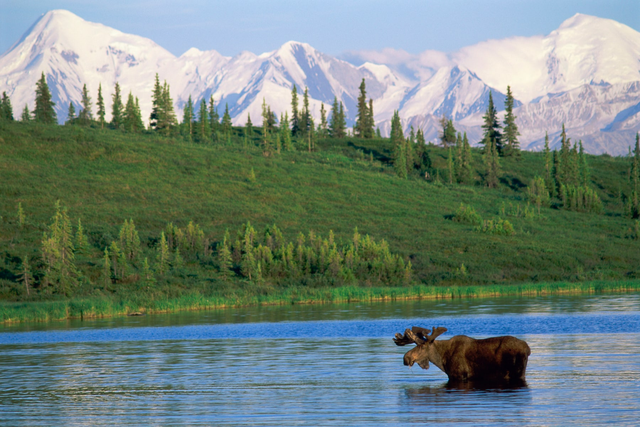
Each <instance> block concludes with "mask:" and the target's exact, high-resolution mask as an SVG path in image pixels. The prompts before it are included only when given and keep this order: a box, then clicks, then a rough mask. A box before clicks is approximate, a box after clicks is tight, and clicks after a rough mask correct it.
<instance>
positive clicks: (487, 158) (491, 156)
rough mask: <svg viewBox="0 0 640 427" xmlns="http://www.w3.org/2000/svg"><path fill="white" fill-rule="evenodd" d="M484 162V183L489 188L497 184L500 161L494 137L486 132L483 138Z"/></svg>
mask: <svg viewBox="0 0 640 427" xmlns="http://www.w3.org/2000/svg"><path fill="white" fill-rule="evenodd" d="M484 146H485V149H484V154H483V155H484V164H485V167H486V173H485V178H484V179H485V184H486V185H487V187H489V188H495V187H497V186H498V180H499V177H500V162H499V154H498V149H497V147H496V143H495V140H494V139H491V137H490V136H489V135H488V134H487V135H486V136H485V140H484Z"/></svg>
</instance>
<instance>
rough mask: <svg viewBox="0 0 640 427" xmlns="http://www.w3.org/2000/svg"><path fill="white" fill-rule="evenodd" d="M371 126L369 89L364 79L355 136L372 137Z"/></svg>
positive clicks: (361, 86)
mask: <svg viewBox="0 0 640 427" xmlns="http://www.w3.org/2000/svg"><path fill="white" fill-rule="evenodd" d="M370 125H371V124H370V115H369V108H368V106H367V89H366V85H365V83H364V78H362V83H360V95H359V96H358V113H357V116H356V124H355V127H354V136H355V137H356V138H368V137H370V136H369V134H370Z"/></svg>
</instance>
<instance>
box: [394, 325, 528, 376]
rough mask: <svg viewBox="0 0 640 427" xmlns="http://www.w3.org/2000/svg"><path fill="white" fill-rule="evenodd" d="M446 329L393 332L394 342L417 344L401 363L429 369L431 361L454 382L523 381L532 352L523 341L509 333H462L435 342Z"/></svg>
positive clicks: (417, 328)
mask: <svg viewBox="0 0 640 427" xmlns="http://www.w3.org/2000/svg"><path fill="white" fill-rule="evenodd" d="M446 331H447V329H446V328H441V327H440V328H433V332H432V333H431V335H429V336H427V334H428V333H429V332H430V331H429V330H428V329H424V328H419V327H416V326H414V327H413V328H412V329H407V330H406V331H405V334H404V335H400V334H396V337H395V338H394V341H395V343H396V344H397V345H406V344H410V343H415V344H417V346H416V347H415V348H413V349H412V350H410V351H408V352H407V353H406V354H405V355H404V364H405V365H407V366H413V364H414V363H417V364H418V365H419V366H420V367H422V368H423V369H429V362H431V363H433V364H434V365H436V366H437V367H438V368H440V369H441V370H442V371H443V372H444V373H446V374H447V376H448V377H449V379H450V380H454V381H470V380H474V381H478V380H480V381H498V382H520V381H524V379H525V371H526V369H527V361H528V359H529V355H530V354H531V349H530V348H529V345H528V344H527V343H526V342H524V341H522V340H520V339H518V338H515V337H511V336H504V337H493V338H486V339H480V340H477V339H474V338H469V337H467V336H465V335H456V336H455V337H453V338H451V339H448V340H440V341H435V338H436V337H437V336H438V335H440V334H443V333H444V332H446Z"/></svg>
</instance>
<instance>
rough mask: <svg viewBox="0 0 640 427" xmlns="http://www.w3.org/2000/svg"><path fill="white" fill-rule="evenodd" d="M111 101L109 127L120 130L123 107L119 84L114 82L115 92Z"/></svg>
mask: <svg viewBox="0 0 640 427" xmlns="http://www.w3.org/2000/svg"><path fill="white" fill-rule="evenodd" d="M111 99H112V100H113V103H112V104H111V126H112V127H113V128H114V129H120V128H121V127H122V126H123V123H122V121H123V118H124V106H123V105H122V96H121V94H120V84H118V82H116V86H115V90H114V92H113V95H112V96H111Z"/></svg>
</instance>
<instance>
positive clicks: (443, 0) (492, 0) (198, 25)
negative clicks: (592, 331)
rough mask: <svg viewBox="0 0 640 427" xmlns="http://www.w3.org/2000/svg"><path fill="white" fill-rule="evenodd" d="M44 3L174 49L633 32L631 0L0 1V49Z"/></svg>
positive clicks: (639, 17)
mask: <svg viewBox="0 0 640 427" xmlns="http://www.w3.org/2000/svg"><path fill="white" fill-rule="evenodd" d="M53 9H66V10H69V11H71V12H73V13H75V14H76V15H78V16H80V17H81V18H83V19H84V20H87V21H91V22H99V23H102V24H104V25H107V26H109V27H113V28H115V29H117V30H120V31H123V32H125V33H131V34H136V35H140V36H143V37H147V38H150V39H151V40H153V41H155V42H156V43H157V44H159V45H160V46H162V47H164V48H165V49H167V50H169V51H170V52H171V53H173V54H174V55H176V56H179V55H181V54H182V53H184V52H186V51H187V50H188V49H189V48H191V47H195V48H198V49H200V50H212V49H213V50H217V51H218V52H220V53H221V54H223V55H227V56H233V55H236V54H238V53H240V52H242V51H245V50H246V51H250V52H253V53H256V54H260V53H263V52H269V51H272V50H275V49H277V48H278V47H280V46H281V45H282V44H283V43H285V42H287V41H289V40H295V41H299V42H305V43H309V44H310V45H311V46H313V47H314V48H316V49H318V50H320V51H321V52H324V53H327V54H330V55H340V54H342V53H345V52H349V51H360V50H382V49H384V48H393V49H401V50H404V51H406V52H409V53H413V54H416V53H420V52H423V51H425V50H438V51H443V52H454V51H456V50H458V49H460V48H462V47H464V46H469V45H473V44H475V43H478V42H481V41H484V40H488V39H501V38H506V37H510V36H533V35H546V34H548V33H550V32H551V31H553V30H554V29H556V28H558V26H560V24H561V23H562V22H563V21H564V20H565V19H568V18H570V17H571V16H573V15H575V14H576V13H584V14H587V15H594V16H598V17H601V18H609V19H614V20H616V21H618V22H621V23H623V24H625V25H628V26H629V27H631V28H633V29H635V30H636V31H640V0H422V1H419V0H394V1H389V0H368V1H365V0H321V1H316V0H227V1H216V0H190V1H189V2H182V1H169V0H153V1H152V0H109V1H105V0H58V1H53V0H49V1H47V0H0V52H2V53H4V52H5V51H6V50H7V49H9V48H10V47H11V46H12V45H13V44H14V43H15V42H16V41H17V40H18V39H19V38H20V37H21V36H22V34H23V33H24V32H25V31H27V30H28V29H29V27H30V26H31V25H32V24H33V23H34V22H35V21H36V20H37V19H38V17H39V16H40V15H41V14H43V13H45V12H47V11H49V10H53Z"/></svg>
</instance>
